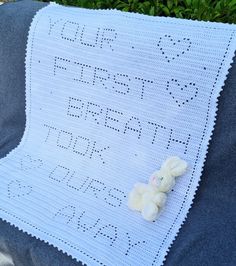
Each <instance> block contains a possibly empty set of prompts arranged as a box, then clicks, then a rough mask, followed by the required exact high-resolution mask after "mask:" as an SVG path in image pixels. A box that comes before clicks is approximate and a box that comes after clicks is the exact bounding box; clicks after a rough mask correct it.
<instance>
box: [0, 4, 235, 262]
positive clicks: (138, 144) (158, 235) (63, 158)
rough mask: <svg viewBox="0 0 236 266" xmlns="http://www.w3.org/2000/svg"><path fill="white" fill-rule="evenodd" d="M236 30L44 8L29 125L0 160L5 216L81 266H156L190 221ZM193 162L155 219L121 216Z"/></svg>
mask: <svg viewBox="0 0 236 266" xmlns="http://www.w3.org/2000/svg"><path fill="white" fill-rule="evenodd" d="M235 32H236V27H235V26H234V25H227V24H221V23H210V22H196V21H189V20H183V19H174V18H161V17H149V16H144V15H139V14H128V13H123V12H120V11H115V10H86V9H80V8H71V7H62V6H59V5H56V4H51V5H49V6H48V7H45V8H43V9H42V10H40V11H39V12H38V13H37V15H36V16H35V17H34V19H33V22H32V25H31V27H30V31H29V37H28V45H27V55H26V128H25V133H24V136H23V138H22V141H21V143H20V144H19V146H18V147H17V148H16V149H14V150H13V151H12V152H11V153H10V154H9V155H7V156H6V157H5V158H3V159H2V160H0V178H1V181H2V182H1V186H0V217H1V218H2V219H4V220H6V221H8V222H10V223H11V224H13V225H15V226H17V227H18V228H20V229H22V230H23V231H24V232H27V233H28V234H31V235H33V236H35V237H37V238H39V239H41V240H43V241H45V242H48V243H50V244H53V245H54V246H55V247H57V248H58V249H59V250H62V251H63V252H66V253H67V254H69V255H71V256H72V257H74V258H76V259H77V260H78V261H82V262H83V263H86V264H88V265H132V266H133V265H161V264H162V263H163V261H164V259H165V256H166V254H167V252H168V249H169V248H170V245H171V243H172V242H173V240H174V239H175V237H176V235H177V233H178V230H179V229H180V227H181V224H182V223H183V222H184V220H185V219H186V216H187V213H188V211H189V209H190V207H191V204H192V201H193V199H194V194H195V192H196V189H197V186H198V182H199V180H200V176H201V172H202V168H203V165H204V161H205V158H206V154H207V148H208V144H209V140H210V138H211V135H212V131H213V127H214V123H215V117H216V110H217V98H218V96H219V93H220V91H221V89H222V86H223V85H224V81H225V79H226V75H227V73H228V69H229V68H230V63H231V62H232V57H233V55H234V51H235V48H236V37H235ZM169 156H179V157H180V158H182V159H184V160H185V161H187V163H188V166H189V167H188V171H187V172H186V174H184V175H183V176H181V177H178V178H177V179H176V185H175V187H174V188H173V190H172V191H170V193H169V195H168V198H167V203H166V206H165V207H164V208H163V210H162V211H161V214H160V216H159V218H158V219H157V220H156V221H155V222H147V221H145V220H144V219H142V217H141V215H140V214H139V213H136V212H134V211H131V210H130V209H129V208H128V207H127V195H128V193H129V191H130V190H131V189H132V187H133V185H134V183H136V182H144V183H145V182H147V180H148V177H149V176H150V174H151V173H152V172H154V171H155V170H158V169H159V168H160V165H161V163H162V162H163V161H164V160H165V159H166V158H167V157H169Z"/></svg>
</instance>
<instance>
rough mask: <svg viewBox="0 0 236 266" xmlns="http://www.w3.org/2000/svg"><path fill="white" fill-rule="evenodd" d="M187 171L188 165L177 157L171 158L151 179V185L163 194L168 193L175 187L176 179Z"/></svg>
mask: <svg viewBox="0 0 236 266" xmlns="http://www.w3.org/2000/svg"><path fill="white" fill-rule="evenodd" d="M186 169H187V163H186V162H185V161H184V160H181V159H180V158H179V157H177V156H172V157H169V158H168V159H167V160H166V161H165V162H164V163H163V164H162V166H161V169H160V170H158V171H155V172H154V173H153V174H152V175H151V176H150V178H149V184H152V185H153V186H155V187H156V188H157V189H158V190H159V191H161V192H168V191H170V190H171V188H172V187H173V186H174V185H175V177H177V176H180V175H182V174H183V173H184V172H185V171H186Z"/></svg>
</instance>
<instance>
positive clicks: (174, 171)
mask: <svg viewBox="0 0 236 266" xmlns="http://www.w3.org/2000/svg"><path fill="white" fill-rule="evenodd" d="M161 168H162V169H163V170H165V171H168V172H169V173H170V174H171V175H172V176H173V177H176V176H180V175H182V174H183V173H184V172H185V171H186V169H187V163H186V162H185V161H184V160H181V159H180V158H179V157H178V156H172V157H169V158H168V159H167V160H166V161H165V162H164V163H163V164H162V166H161Z"/></svg>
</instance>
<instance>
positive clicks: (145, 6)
mask: <svg viewBox="0 0 236 266" xmlns="http://www.w3.org/2000/svg"><path fill="white" fill-rule="evenodd" d="M43 1H45V2H48V1H47V0H43ZM54 1H55V2H57V3H59V4H63V5H70V6H78V7H86V8H93V9H97V8H102V9H109V8H113V9H114V8H115V9H119V10H123V11H129V12H138V13H142V14H147V15H151V16H168V17H177V18H187V19H196V20H205V21H218V22H219V21H220V22H228V23H236V0H219V1H212V0H172V1H171V0H167V1H163V0H153V1H145V0H54Z"/></svg>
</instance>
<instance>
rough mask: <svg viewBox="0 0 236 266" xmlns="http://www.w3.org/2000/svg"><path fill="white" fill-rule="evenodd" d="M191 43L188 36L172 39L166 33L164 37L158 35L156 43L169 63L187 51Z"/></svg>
mask: <svg viewBox="0 0 236 266" xmlns="http://www.w3.org/2000/svg"><path fill="white" fill-rule="evenodd" d="M191 45H192V42H191V41H190V39H189V38H183V39H178V40H177V39H173V37H172V36H171V35H167V34H166V35H165V36H164V37H160V39H159V42H158V43H157V46H158V48H159V49H160V51H161V53H162V54H163V56H164V57H165V59H166V60H167V62H168V63H170V61H171V60H174V59H176V58H178V57H180V56H181V55H183V54H185V53H186V52H188V51H189V49H190V47H191ZM176 50H177V52H176Z"/></svg>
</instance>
